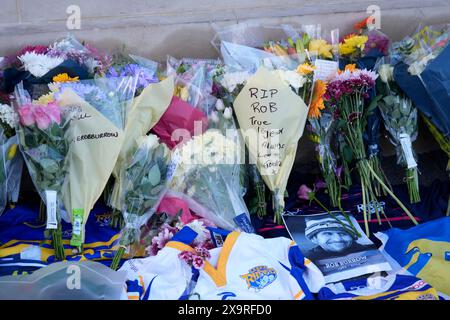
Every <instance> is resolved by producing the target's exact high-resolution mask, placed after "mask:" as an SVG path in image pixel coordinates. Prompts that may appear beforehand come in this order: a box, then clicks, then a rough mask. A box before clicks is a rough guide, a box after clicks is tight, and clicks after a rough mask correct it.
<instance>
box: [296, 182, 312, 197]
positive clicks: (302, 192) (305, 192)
mask: <svg viewBox="0 0 450 320" xmlns="http://www.w3.org/2000/svg"><path fill="white" fill-rule="evenodd" d="M297 196H298V197H299V198H300V199H303V200H312V199H313V198H314V191H312V189H311V188H309V187H308V186H307V185H305V184H302V185H301V186H300V188H299V189H298V191H297Z"/></svg>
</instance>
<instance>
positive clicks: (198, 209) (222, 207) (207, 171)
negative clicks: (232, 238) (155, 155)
mask: <svg viewBox="0 0 450 320" xmlns="http://www.w3.org/2000/svg"><path fill="white" fill-rule="evenodd" d="M236 138H237V137H236V136H234V137H229V136H227V137H225V136H224V135H222V134H221V133H220V131H217V130H215V129H210V130H207V131H206V132H205V133H204V134H203V135H200V136H196V137H194V138H193V139H191V140H189V141H188V142H187V143H185V144H183V145H180V146H179V147H177V148H176V149H175V150H174V151H173V152H174V154H173V157H172V166H173V168H175V169H174V174H173V180H172V181H171V183H170V190H171V192H172V193H173V194H174V195H176V196H177V197H178V198H180V199H183V200H184V201H185V202H187V203H188V204H189V207H190V208H191V209H192V210H193V211H194V212H195V213H196V214H198V215H199V216H201V217H204V218H206V219H208V220H210V221H211V222H213V223H214V224H216V225H217V226H219V227H221V228H224V229H227V230H235V229H238V228H239V229H241V230H243V231H246V232H252V231H253V228H252V227H251V223H250V217H249V212H248V209H247V207H246V205H245V202H244V200H243V198H242V191H241V184H240V166H239V165H240V163H242V162H241V161H242V157H241V154H240V152H241V150H240V149H239V148H238V145H237V143H236V141H237V140H236Z"/></svg>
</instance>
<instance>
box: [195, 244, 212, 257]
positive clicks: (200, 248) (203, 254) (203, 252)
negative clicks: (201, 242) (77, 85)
mask: <svg viewBox="0 0 450 320" xmlns="http://www.w3.org/2000/svg"><path fill="white" fill-rule="evenodd" d="M195 251H196V252H197V254H198V255H199V256H201V257H202V258H205V259H209V258H211V254H210V253H209V251H208V249H206V248H205V247H203V246H198V247H195Z"/></svg>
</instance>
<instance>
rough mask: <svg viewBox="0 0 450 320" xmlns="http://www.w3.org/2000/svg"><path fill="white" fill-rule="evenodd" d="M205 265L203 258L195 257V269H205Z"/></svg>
mask: <svg viewBox="0 0 450 320" xmlns="http://www.w3.org/2000/svg"><path fill="white" fill-rule="evenodd" d="M204 264H205V261H204V260H203V258H202V257H200V256H195V257H194V259H193V260H192V266H193V267H194V268H195V269H201V268H203V265H204Z"/></svg>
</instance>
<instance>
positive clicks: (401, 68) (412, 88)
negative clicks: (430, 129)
mask: <svg viewBox="0 0 450 320" xmlns="http://www.w3.org/2000/svg"><path fill="white" fill-rule="evenodd" d="M424 72H425V71H424ZM425 74H426V73H425ZM426 78H428V79H429V80H431V82H430V83H429V84H427V88H429V87H430V86H433V85H436V86H437V87H441V86H442V85H438V84H436V83H435V82H434V80H433V78H434V74H433V73H430V75H428V76H426ZM394 79H395V81H396V82H397V83H398V85H399V86H400V88H401V89H402V90H403V91H404V92H405V93H406V94H407V95H408V97H409V98H410V99H411V100H412V101H413V103H414V105H415V106H416V107H417V108H418V109H419V110H420V111H422V112H423V113H424V114H425V115H426V116H427V118H429V119H430V121H431V122H433V124H434V125H435V126H436V127H437V128H438V129H439V131H441V132H442V134H443V135H444V137H446V136H448V135H449V134H450V112H448V110H447V111H446V109H445V108H443V107H441V106H439V105H437V104H436V101H437V100H435V98H436V97H433V96H431V95H430V94H429V93H428V91H427V88H426V87H425V86H424V84H423V82H422V81H421V80H420V78H419V77H418V76H413V75H411V74H409V72H408V65H406V64H405V63H403V62H400V63H398V64H397V65H396V66H395V67H394ZM446 82H448V80H447V81H446ZM433 83H434V84H433ZM444 83H445V82H444ZM437 90H438V89H437ZM442 91H444V88H441V93H433V95H434V94H444V93H443V92H442ZM445 107H446V108H448V105H447V106H445Z"/></svg>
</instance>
